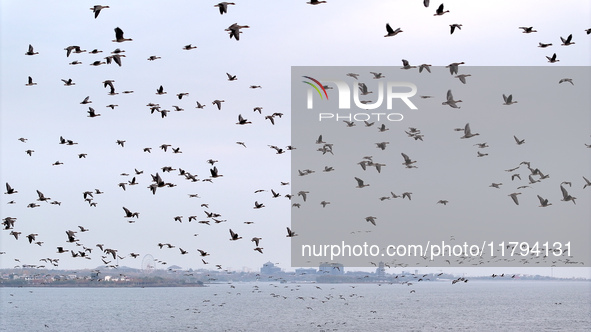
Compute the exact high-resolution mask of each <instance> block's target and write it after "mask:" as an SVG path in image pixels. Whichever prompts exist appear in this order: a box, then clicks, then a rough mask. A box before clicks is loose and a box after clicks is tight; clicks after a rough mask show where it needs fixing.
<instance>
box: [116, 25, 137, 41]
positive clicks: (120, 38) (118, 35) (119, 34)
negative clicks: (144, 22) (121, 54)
mask: <svg viewBox="0 0 591 332" xmlns="http://www.w3.org/2000/svg"><path fill="white" fill-rule="evenodd" d="M132 40H133V39H131V38H124V37H123V30H121V29H120V28H119V27H116V28H115V39H114V40H113V42H117V43H122V42H124V41H132Z"/></svg>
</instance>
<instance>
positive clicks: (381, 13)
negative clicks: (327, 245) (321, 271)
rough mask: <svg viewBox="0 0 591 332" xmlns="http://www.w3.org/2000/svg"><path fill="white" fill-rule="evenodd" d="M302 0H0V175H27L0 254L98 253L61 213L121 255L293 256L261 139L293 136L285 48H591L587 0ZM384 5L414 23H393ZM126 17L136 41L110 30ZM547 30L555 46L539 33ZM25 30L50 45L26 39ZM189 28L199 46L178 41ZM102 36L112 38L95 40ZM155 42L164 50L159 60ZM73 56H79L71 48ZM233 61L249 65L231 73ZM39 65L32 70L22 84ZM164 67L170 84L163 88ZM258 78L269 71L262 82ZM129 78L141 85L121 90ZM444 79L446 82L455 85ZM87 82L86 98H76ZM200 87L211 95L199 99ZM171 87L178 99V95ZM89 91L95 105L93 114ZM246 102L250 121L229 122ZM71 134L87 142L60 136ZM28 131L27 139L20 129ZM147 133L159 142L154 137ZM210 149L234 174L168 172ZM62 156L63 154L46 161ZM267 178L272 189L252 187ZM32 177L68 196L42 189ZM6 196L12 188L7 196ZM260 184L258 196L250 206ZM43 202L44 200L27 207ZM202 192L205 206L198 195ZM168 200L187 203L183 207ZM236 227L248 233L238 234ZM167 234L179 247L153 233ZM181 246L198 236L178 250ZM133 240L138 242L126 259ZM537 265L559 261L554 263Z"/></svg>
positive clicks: (284, 208) (386, 60) (284, 178)
mask: <svg viewBox="0 0 591 332" xmlns="http://www.w3.org/2000/svg"><path fill="white" fill-rule="evenodd" d="M305 2H306V1H290V2H285V3H281V4H274V5H273V6H272V7H271V6H269V2H268V1H248V2H237V3H236V5H233V6H232V5H231V6H229V8H228V13H227V14H224V15H220V14H219V11H218V8H215V7H214V5H215V4H216V3H217V2H215V1H212V2H207V1H200V2H195V1H174V2H167V3H162V2H157V1H128V2H125V3H122V4H118V3H113V4H109V3H104V4H103V5H110V6H111V8H106V9H103V10H102V11H101V13H100V15H99V16H98V18H97V19H95V18H94V16H93V13H92V11H91V10H89V8H91V7H92V6H93V5H96V3H95V2H89V1H78V2H76V3H72V2H66V1H58V2H56V3H55V4H53V5H52V7H51V10H48V8H47V7H45V6H40V5H39V4H38V3H37V2H32V1H19V2H3V3H2V8H1V14H0V15H1V17H0V22H1V25H2V26H1V29H0V30H1V31H0V36H1V40H0V45H1V47H0V52H1V55H0V61H1V62H0V64H1V67H0V72H1V73H2V75H1V83H0V88H1V91H0V93H1V95H0V97H1V98H0V106H1V113H0V114H1V117H0V126H1V130H0V131H1V134H0V135H1V136H0V142H1V144H2V146H1V150H0V153H1V155H0V157H1V165H0V170H1V171H0V177H1V179H2V185H4V183H5V182H8V183H9V184H10V185H11V186H12V187H14V189H16V190H17V191H18V193H17V194H13V195H6V194H3V195H1V200H0V214H1V216H2V218H5V217H14V218H17V221H16V223H15V226H14V229H13V230H3V231H2V232H0V251H3V252H6V253H5V254H2V255H0V267H1V268H10V267H13V266H15V265H22V264H43V263H40V262H39V259H41V258H49V257H51V258H60V266H59V267H60V268H94V267H96V266H98V265H102V264H103V263H102V262H101V261H100V253H99V252H98V250H93V252H92V254H91V255H90V257H91V258H92V259H91V260H86V259H84V258H72V257H71V255H70V254H69V253H66V254H58V253H57V252H56V247H58V246H62V247H64V248H65V249H69V250H72V249H74V250H81V249H80V248H82V247H77V246H76V245H75V244H73V243H67V242H66V240H67V236H66V233H65V231H66V230H75V231H79V230H80V229H79V228H78V226H83V227H85V228H88V229H90V231H88V232H78V233H77V234H76V237H77V238H78V239H79V240H80V243H81V244H83V245H84V246H86V247H89V248H95V249H98V248H96V247H95V245H96V244H98V243H101V244H104V245H105V247H106V248H112V249H116V250H117V252H118V253H119V254H120V255H121V256H127V257H126V258H125V259H124V260H119V264H120V265H126V266H130V267H140V264H141V258H142V257H143V256H144V255H146V254H151V255H153V256H154V257H155V258H156V259H159V260H162V261H166V262H167V263H168V264H169V265H170V264H176V265H180V266H182V267H184V268H189V267H191V268H201V267H206V268H208V267H211V266H213V264H221V265H222V266H223V267H224V268H231V269H234V270H240V269H243V268H248V269H251V270H256V269H258V268H259V267H260V266H261V265H262V264H263V263H265V262H267V261H272V262H276V263H279V266H281V267H283V268H285V269H292V268H291V267H290V242H289V241H290V239H288V238H286V237H285V235H286V231H285V227H286V226H289V225H290V213H291V203H292V202H290V201H289V200H288V199H287V198H285V197H280V198H272V196H271V193H270V190H271V189H274V190H275V191H276V192H279V193H280V194H282V195H284V194H287V193H289V192H290V191H291V188H290V186H282V185H281V182H290V181H291V177H292V175H293V170H292V171H290V153H289V152H288V153H285V154H280V155H278V154H275V150H274V149H271V148H269V147H268V145H276V146H279V147H281V148H285V146H287V145H289V144H290V143H291V138H290V133H291V127H290V120H291V117H290V113H291V111H290V107H291V103H290V82H291V80H290V75H291V66H303V65H307V66H335V65H339V66H393V67H394V68H398V67H400V66H401V61H400V60H401V59H408V60H409V61H410V62H411V64H421V63H429V64H432V65H434V66H437V65H439V66H445V65H448V64H449V63H452V62H461V61H463V62H465V63H466V65H470V66H589V65H590V59H591V47H590V46H589V45H590V36H589V35H587V34H586V33H585V31H584V30H585V29H588V28H591V22H590V18H589V12H590V9H591V8H589V7H590V4H589V3H588V2H576V3H569V4H568V6H565V5H563V4H559V3H556V2H551V1H541V2H540V1H520V2H518V3H515V2H512V1H502V2H497V3H495V4H494V5H493V6H491V4H488V3H487V4H484V3H477V2H473V1H447V2H445V9H448V10H449V11H450V12H449V13H446V14H445V15H443V16H438V17H435V16H433V14H434V13H435V9H436V7H437V6H438V5H439V4H438V3H432V4H431V6H430V7H429V8H425V7H424V6H423V5H422V2H421V1H418V0H416V1H405V2H401V1H395V2H394V1H364V2H362V3H361V2H359V1H328V3H326V4H321V5H318V6H311V5H308V4H306V3H305ZM501 22H502V23H501ZM233 23H238V24H239V25H248V26H250V28H244V29H242V30H241V32H242V33H241V34H240V41H236V40H234V39H230V38H229V35H228V33H227V32H226V31H224V29H226V28H228V27H229V26H230V25H231V24H233ZM386 23H390V25H391V26H392V27H393V28H394V29H396V28H398V27H400V28H401V29H402V30H403V31H404V32H403V33H401V34H399V35H397V36H395V37H388V38H384V35H385V34H386V29H385V24H386ZM453 23H458V24H462V30H459V31H456V32H455V33H454V34H453V35H450V33H449V24H453ZM521 26H526V27H529V26H533V27H534V29H536V30H538V32H535V33H531V34H524V33H522V31H521V29H519V27H521ZM115 27H120V28H121V29H122V30H123V31H124V32H125V37H126V38H131V39H133V41H127V42H123V43H115V42H112V40H113V39H115V33H114V28H115ZM571 33H572V34H573V41H574V42H575V45H571V46H560V44H561V42H560V37H561V36H562V37H565V38H566V37H567V36H568V35H569V34H571ZM539 42H543V43H552V44H553V46H551V47H548V48H545V49H543V48H539V47H537V45H538V43H539ZM29 44H31V45H33V46H34V50H35V52H39V54H37V55H34V56H27V55H25V52H27V49H28V45H29ZM187 44H192V45H195V46H197V48H196V49H192V50H189V51H187V50H183V47H184V46H185V45H187ZM70 45H78V46H80V47H81V48H82V49H83V50H87V52H85V53H81V54H71V55H70V56H69V57H66V51H65V50H64V48H66V47H67V46H70ZM115 48H121V49H122V50H125V53H123V54H125V57H124V58H122V66H121V67H119V66H117V65H116V64H111V65H101V66H97V67H95V66H90V63H92V62H94V61H96V60H102V61H104V57H106V56H108V55H110V52H111V51H113V50H114V49H115ZM93 49H98V50H101V51H102V53H99V54H96V55H92V54H88V51H91V50H93ZM553 53H556V54H557V58H558V59H559V60H560V62H558V63H554V64H550V63H548V61H547V59H546V56H551V55H552V54H553ZM152 55H155V56H159V57H161V59H158V60H155V61H148V60H147V59H148V57H150V56H152ZM74 60H78V61H80V62H82V64H80V65H69V63H71V62H72V61H74ZM226 73H230V74H232V75H236V76H237V78H238V79H237V80H236V81H228V77H227V75H226ZM28 76H31V77H32V79H33V81H34V82H35V83H37V85H34V86H25V84H26V83H27V77H28ZM70 78H71V79H72V80H73V82H74V83H75V85H73V86H64V83H63V82H62V81H61V79H66V80H67V79H70ZM105 80H114V81H115V82H114V85H115V88H116V92H118V93H119V94H117V95H114V96H110V95H108V92H109V89H107V88H103V86H102V82H103V81H105ZM456 83H457V82H456ZM458 84H459V83H458ZM575 84H577V82H575ZM161 85H162V86H163V88H164V91H166V92H167V94H164V95H156V89H157V88H158V87H159V86H161ZM251 85H260V86H261V87H262V88H257V89H251V88H249V87H250V86H251ZM577 87H578V86H577ZM560 88H565V87H564V86H560ZM125 90H129V91H134V92H133V93H132V94H123V93H122V92H123V91H125ZM181 92H187V93H189V95H188V96H185V97H183V99H182V100H179V99H178V98H177V97H176V94H178V93H181ZM437 93H438V95H437V96H438V98H439V99H441V98H443V96H444V93H445V90H443V91H437ZM86 96H89V97H90V100H91V101H92V103H91V104H86V105H82V104H80V102H81V101H82V100H83V99H84V98H85V97H86ZM499 98H500V95H499ZM216 99H219V100H224V101H225V102H224V103H222V109H221V110H217V108H215V106H214V105H212V101H213V100H216ZM439 99H437V101H440V100H439ZM196 101H199V102H200V103H201V104H204V105H206V107H205V108H204V109H196V108H195V105H196ZM441 101H442V100H441ZM148 103H158V104H159V105H160V106H161V109H167V110H171V111H170V112H169V113H168V116H167V117H166V118H161V116H160V113H158V112H154V114H150V109H149V108H148V107H147V106H146V104H148ZM109 104H116V105H118V106H117V107H116V108H115V109H114V110H112V109H110V108H107V107H105V106H106V105H109ZM173 105H176V106H179V107H182V108H184V111H182V112H175V111H173V109H174V108H173ZM518 105H519V104H518ZM89 106H91V107H93V108H94V109H95V110H96V112H97V113H100V114H101V116H98V117H95V118H89V117H87V115H88V114H87V111H88V107H89ZM514 106H517V105H514ZM254 107H262V108H263V109H262V114H259V113H258V112H256V113H255V112H253V108H254ZM275 112H279V113H283V114H284V116H283V117H281V118H278V117H276V118H275V125H272V124H271V123H270V121H269V120H266V119H265V115H271V114H273V113H275ZM239 114H242V115H243V116H244V118H246V119H248V120H249V121H251V122H252V124H248V125H244V126H239V125H236V124H235V123H236V122H237V118H238V115H239ZM581 118H582V119H583V121H584V119H585V117H584V116H583V117H581ZM586 119H587V124H588V123H589V118H588V117H587V118H586ZM478 120H480V119H474V120H470V121H472V122H477V121H478ZM422 121H423V120H417V122H416V123H415V126H417V127H419V128H420V127H425V126H427V127H429V126H431V125H432V124H423V122H422ZM482 121H489V119H483V120H482ZM532 121H535V120H532ZM557 122H559V120H557ZM499 125H502V123H500V124H499ZM583 127H584V126H583ZM474 129H476V127H474ZM590 132H591V131H590V130H589V125H587V127H586V131H585V129H583V132H577V133H574V134H573V135H576V139H575V138H574V137H573V140H575V141H576V144H580V147H581V149H580V150H583V151H582V153H588V152H589V150H588V149H587V150H585V147H584V143H587V144H591V139H590V138H589V133H590ZM398 133H402V132H398ZM452 133H453V132H452ZM568 135H570V134H568ZM60 136H63V137H64V138H65V139H71V140H73V141H74V142H76V143H78V144H76V145H72V146H67V145H60V144H59V138H60ZM20 137H23V138H27V139H28V140H27V141H26V142H24V143H23V142H20V141H19V140H18V138H20ZM579 137H585V138H586V139H587V140H586V141H585V140H581V139H579ZM117 140H125V141H126V142H125V146H124V147H121V146H118V145H117V144H116V141H117ZM237 141H241V142H244V143H245V144H246V146H247V148H244V147H243V146H241V145H238V144H236V142H237ZM528 143H529V141H528ZM161 144H170V145H171V148H173V147H174V148H177V147H180V149H181V151H182V153H179V154H173V153H172V152H171V150H170V148H169V150H168V152H164V151H162V150H161V149H159V146H160V145H161ZM573 144H575V143H573ZM146 147H151V148H152V152H151V153H146V152H143V149H144V148H146ZM29 149H30V150H34V152H33V153H32V156H28V155H27V154H26V153H25V151H26V150H29ZM80 153H86V154H87V156H86V158H79V157H78V154H80ZM210 158H211V159H215V160H219V162H218V163H216V166H217V168H218V169H219V173H220V174H222V175H223V177H220V178H216V179H213V183H208V182H203V181H198V182H190V181H188V180H186V179H184V177H182V176H179V175H178V170H176V171H172V172H170V173H164V172H163V171H162V169H161V168H162V167H164V166H171V167H173V168H177V169H178V168H182V169H184V170H187V171H188V172H190V173H192V174H196V175H197V177H198V179H200V180H201V179H207V178H209V175H210V174H209V173H210V171H209V170H210V168H211V165H209V164H208V163H207V162H206V160H208V159H210ZM584 158H585V157H583V159H584ZM586 158H587V159H586V160H587V163H588V161H589V158H588V157H586ZM56 161H60V162H62V163H63V165H59V166H53V165H52V164H53V163H55V162H56ZM515 166H516V165H515ZM581 167H584V166H581ZM134 169H137V170H142V171H144V173H143V174H140V175H137V176H136V180H137V182H139V184H138V185H136V186H127V189H126V190H125V191H124V190H123V189H121V188H120V187H119V186H118V184H119V183H121V182H128V181H130V180H131V178H132V177H133V176H134ZM587 170H588V168H587ZM566 171H568V169H567V170H565V172H566ZM156 172H158V173H159V174H160V175H161V176H162V178H163V180H164V181H165V182H171V183H174V184H176V185H177V186H176V187H173V188H159V189H158V190H157V192H156V195H152V193H151V192H150V191H149V189H147V187H148V186H149V185H150V184H151V177H150V174H156ZM121 173H128V174H130V175H129V176H122V175H120V174H121ZM570 175H571V174H570V173H569V176H568V177H567V178H565V180H567V179H572V181H573V188H575V187H576V192H577V194H576V195H575V196H577V195H579V196H578V197H579V201H578V202H580V204H579V203H577V204H578V205H577V208H578V209H579V210H578V211H579V213H580V214H579V216H581V215H584V213H585V204H586V206H587V209H586V213H587V215H588V213H589V208H588V204H589V194H588V190H589V189H586V190H587V192H582V189H581V188H582V184H583V182H582V177H581V176H586V177H587V178H591V174H589V173H588V171H587V173H583V171H579V170H576V172H575V171H573V174H572V176H570ZM559 179H560V178H557V179H553V181H559ZM555 188H558V187H557V186H555ZM94 189H100V190H101V191H103V192H104V194H100V195H94V199H93V202H96V203H97V206H96V207H90V206H89V203H88V202H86V201H84V199H83V192H84V191H87V190H94ZM259 189H264V190H266V191H264V192H260V193H255V191H256V190H259ZM36 190H39V191H41V192H43V193H44V194H45V195H46V196H48V197H50V198H51V201H53V200H57V201H60V202H61V205H51V204H49V203H47V202H37V201H36V200H37V198H38V196H37V193H36ZM573 190H574V189H573ZM3 192H4V191H3ZM189 194H199V196H200V197H201V198H190V197H189ZM505 198H507V197H505ZM507 199H508V198H507ZM558 199H559V198H558ZM558 199H556V200H558ZM12 200H14V201H15V204H8V203H9V202H10V201H12ZM255 201H258V202H261V203H263V204H264V205H265V207H264V208H262V209H253V207H254V202H255ZM33 202H36V203H38V204H39V205H41V206H40V207H37V208H27V205H28V204H29V203H33ZM203 203H206V204H209V208H204V207H201V206H200V205H201V204H203ZM558 203H565V202H559V201H557V202H556V203H555V204H556V205H559V204H558ZM425 204H427V203H425ZM432 205H433V204H432V202H431V201H429V202H428V205H426V206H428V208H429V209H431V208H432ZM123 206H125V207H127V208H129V209H130V210H131V211H132V212H139V213H140V216H139V218H137V219H136V218H134V219H136V222H135V223H128V220H129V218H125V217H124V211H123V209H122V207H123ZM419 208H420V207H419ZM204 211H209V212H215V213H219V214H221V217H220V219H223V220H226V221H225V222H223V223H219V224H214V222H213V221H212V222H211V225H210V226H207V225H205V224H198V223H196V222H195V221H193V222H191V223H189V222H188V217H189V216H191V215H196V216H197V220H206V219H207V218H206V217H207V216H206V214H205V212H204ZM175 216H183V218H182V223H180V222H178V221H175V220H174V217H175ZM245 221H253V222H254V223H253V224H245V223H244V222H245ZM229 228H231V229H233V230H234V231H235V232H237V233H238V234H239V235H240V236H242V237H243V239H241V240H238V241H233V242H231V241H229V238H230V234H229V231H228V229H229ZM11 231H15V232H21V236H20V237H19V239H18V240H15V239H14V237H13V236H11V235H9V233H10V232H11ZM31 233H34V234H39V235H38V236H37V238H36V241H42V242H43V244H42V246H38V245H35V244H29V243H28V241H27V239H26V238H25V236H26V235H28V234H31ZM194 234H198V235H197V236H194ZM255 236H256V237H261V238H262V240H261V243H260V247H262V248H264V250H263V251H264V254H260V253H258V252H256V251H254V250H253V249H254V248H255V246H254V243H252V242H251V241H250V239H251V238H252V237H255ZM158 243H170V244H172V245H174V246H175V248H172V249H159V248H158V246H157V244H158ZM179 248H183V249H184V250H187V251H188V252H189V253H188V254H187V255H181V254H180V251H179ZM197 249H202V250H205V251H207V252H209V253H210V254H211V255H210V256H207V257H206V261H209V262H210V264H211V265H209V266H208V265H203V263H202V262H201V257H199V254H198V252H197ZM131 252H134V253H139V254H140V257H139V258H137V259H136V260H133V258H131V257H129V253H131ZM15 259H19V260H20V262H15ZM452 271H458V272H461V270H452ZM512 271H527V270H519V269H513V270H512ZM542 271H543V273H549V269H544V270H542ZM563 271H564V274H565V275H578V276H589V275H590V272H589V269H588V268H586V269H584V270H581V269H569V270H563ZM535 273H539V272H537V270H536V272H535ZM483 274H486V273H483ZM557 274H558V273H557V272H556V270H555V271H554V275H557Z"/></svg>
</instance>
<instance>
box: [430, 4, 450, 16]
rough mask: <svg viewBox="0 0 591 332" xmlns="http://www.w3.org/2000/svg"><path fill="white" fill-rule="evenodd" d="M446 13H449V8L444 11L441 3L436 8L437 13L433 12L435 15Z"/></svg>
mask: <svg viewBox="0 0 591 332" xmlns="http://www.w3.org/2000/svg"><path fill="white" fill-rule="evenodd" d="M445 13H449V10H446V11H444V10H443V4H441V5H439V7H437V10H435V14H433V16H441V15H443V14H445Z"/></svg>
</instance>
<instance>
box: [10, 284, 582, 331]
mask: <svg viewBox="0 0 591 332" xmlns="http://www.w3.org/2000/svg"><path fill="white" fill-rule="evenodd" d="M233 287H234V288H233ZM317 287H319V288H317ZM412 290H414V292H411V291H412ZM589 330H591V283H590V282H557V281H555V282H551V281H539V282H536V281H515V282H513V281H500V282H494V281H470V282H468V283H458V284H455V285H452V284H451V283H450V282H420V283H414V284H413V285H411V286H407V285H400V284H394V285H390V284H383V285H381V286H379V285H377V284H362V285H361V284H279V283H264V282H258V283H235V284H216V285H209V286H208V287H200V288H0V331H11V332H12V331H142V332H145V331H326V332H328V331H589Z"/></svg>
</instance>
